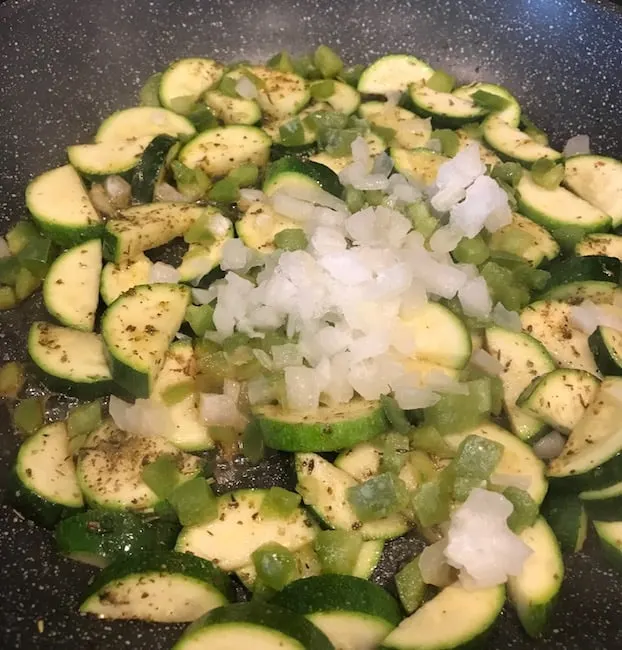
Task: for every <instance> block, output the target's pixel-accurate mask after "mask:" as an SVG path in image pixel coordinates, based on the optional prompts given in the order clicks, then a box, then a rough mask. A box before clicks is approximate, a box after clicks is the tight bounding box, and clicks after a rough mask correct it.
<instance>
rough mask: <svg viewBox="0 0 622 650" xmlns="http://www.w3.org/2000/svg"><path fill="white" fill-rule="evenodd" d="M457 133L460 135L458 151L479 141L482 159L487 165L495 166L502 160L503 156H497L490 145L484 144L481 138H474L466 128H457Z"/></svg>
mask: <svg viewBox="0 0 622 650" xmlns="http://www.w3.org/2000/svg"><path fill="white" fill-rule="evenodd" d="M455 133H456V135H457V136H458V151H459V152H460V151H464V150H465V149H466V148H467V147H468V146H469V145H471V144H473V143H477V145H478V147H479V157H480V160H481V161H482V162H483V163H484V164H485V165H490V166H491V167H494V166H495V165H496V164H497V163H500V162H501V158H499V156H497V154H496V153H494V151H491V150H490V149H489V148H488V147H486V146H484V144H483V143H482V141H481V138H474V137H473V136H472V135H471V134H470V133H467V131H465V130H464V129H456V132H455Z"/></svg>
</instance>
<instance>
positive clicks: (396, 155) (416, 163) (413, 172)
mask: <svg viewBox="0 0 622 650" xmlns="http://www.w3.org/2000/svg"><path fill="white" fill-rule="evenodd" d="M390 154H391V158H392V159H393V164H394V165H395V169H396V170H397V171H398V172H399V173H400V174H403V175H404V176H406V177H407V178H409V179H411V180H412V181H414V182H415V183H419V184H421V185H425V186H426V187H427V186H429V185H432V184H433V183H434V181H435V180H436V177H437V176H438V170H439V168H440V166H441V165H442V164H443V163H446V162H447V161H448V160H449V158H447V157H445V156H442V155H441V154H440V153H436V152H435V151H432V150H431V149H415V150H413V151H408V150H406V149H400V148H399V147H392V148H391V151H390Z"/></svg>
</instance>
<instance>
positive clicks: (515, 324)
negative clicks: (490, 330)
mask: <svg viewBox="0 0 622 650" xmlns="http://www.w3.org/2000/svg"><path fill="white" fill-rule="evenodd" d="M491 316H492V319H493V321H494V322H495V323H496V324H497V325H498V326H499V327H504V328H505V329H506V330H511V331H512V332H520V331H521V322H520V316H519V315H518V314H517V313H516V312H515V311H509V310H508V309H506V308H505V307H504V306H503V305H502V304H501V303H500V302H498V303H497V304H496V305H495V306H494V307H493V310H492V313H491Z"/></svg>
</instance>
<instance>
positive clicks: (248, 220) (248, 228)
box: [235, 161, 321, 253]
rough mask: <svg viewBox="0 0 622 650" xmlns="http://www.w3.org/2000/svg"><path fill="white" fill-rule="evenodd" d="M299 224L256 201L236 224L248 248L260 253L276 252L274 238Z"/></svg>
mask: <svg viewBox="0 0 622 650" xmlns="http://www.w3.org/2000/svg"><path fill="white" fill-rule="evenodd" d="M318 162H321V161H318ZM298 227H299V224H298V223H296V222H295V221H293V220H291V219H288V218H287V217H284V216H282V215H280V214H278V212H276V211H275V210H273V209H272V208H271V207H270V205H268V204H267V203H265V202H263V201H255V202H254V203H252V204H251V205H250V206H249V207H248V208H247V209H246V211H245V212H244V216H243V217H242V218H241V219H238V220H237V221H236V223H235V229H236V232H237V234H238V237H239V238H240V239H241V240H242V241H243V242H244V245H245V246H247V247H248V248H252V249H254V250H256V251H258V252H260V253H271V252H273V251H274V250H275V246H274V237H275V236H276V235H277V234H278V233H279V232H281V231H282V230H286V229H287V228H298Z"/></svg>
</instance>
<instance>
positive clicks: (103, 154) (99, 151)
mask: <svg viewBox="0 0 622 650" xmlns="http://www.w3.org/2000/svg"><path fill="white" fill-rule="evenodd" d="M152 139H153V138H152V136H150V135H146V136H142V137H133V138H131V139H129V140H119V141H116V140H110V141H106V142H96V143H94V144H76V145H73V146H71V147H67V157H68V159H69V162H70V163H71V164H72V165H73V166H74V167H75V168H76V169H77V170H78V171H79V172H80V173H82V174H85V175H87V176H108V175H110V174H123V173H125V172H127V171H129V170H131V169H133V168H134V166H135V165H136V163H138V161H139V160H140V157H141V156H142V154H143V152H144V150H145V149H146V147H147V145H148V144H149V143H150V142H151V140H152Z"/></svg>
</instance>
